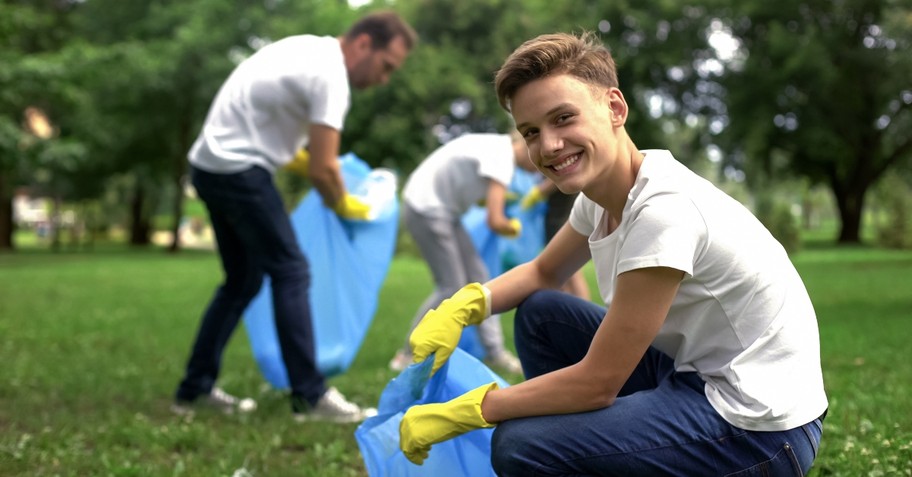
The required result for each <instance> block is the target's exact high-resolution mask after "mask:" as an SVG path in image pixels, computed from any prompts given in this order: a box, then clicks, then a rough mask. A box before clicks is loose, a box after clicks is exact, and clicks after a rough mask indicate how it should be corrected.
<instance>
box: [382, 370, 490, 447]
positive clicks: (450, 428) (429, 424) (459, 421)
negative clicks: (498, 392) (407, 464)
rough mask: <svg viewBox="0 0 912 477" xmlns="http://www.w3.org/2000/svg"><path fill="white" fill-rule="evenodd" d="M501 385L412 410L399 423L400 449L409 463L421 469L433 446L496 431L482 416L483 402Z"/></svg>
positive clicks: (479, 389) (486, 385)
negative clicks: (468, 434)
mask: <svg viewBox="0 0 912 477" xmlns="http://www.w3.org/2000/svg"><path fill="white" fill-rule="evenodd" d="M497 388H498V386H497V383H496V382H494V383H489V384H485V385H483V386H480V387H478V388H475V389H473V390H471V391H469V392H467V393H465V394H463V395H462V396H459V397H457V398H453V399H451V400H449V401H447V402H444V403H435V404H424V405H420V406H412V407H411V408H410V409H409V410H408V411H406V413H405V415H404V416H403V417H402V422H400V423H399V448H400V449H402V453H403V454H405V457H406V458H408V460H410V461H412V462H413V463H415V464H418V465H421V464H423V463H424V459H426V458H427V456H428V452H430V450H431V446H432V445H433V444H436V443H438V442H443V441H445V440H447V439H452V438H454V437H456V436H458V435H461V434H465V433H466V432H469V431H472V430H475V429H480V428H484V427H494V424H491V423H489V422H488V421H486V420H485V418H484V416H482V415H481V402H482V401H484V398H485V395H486V394H487V393H488V391H490V390H492V389H497Z"/></svg>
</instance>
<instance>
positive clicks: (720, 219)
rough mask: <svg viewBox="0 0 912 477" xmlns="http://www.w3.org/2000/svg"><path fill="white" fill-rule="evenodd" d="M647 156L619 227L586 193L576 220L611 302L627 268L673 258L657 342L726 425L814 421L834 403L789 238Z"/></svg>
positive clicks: (667, 263) (682, 170) (762, 426)
mask: <svg viewBox="0 0 912 477" xmlns="http://www.w3.org/2000/svg"><path fill="white" fill-rule="evenodd" d="M643 152H644V153H645V154H646V158H645V159H644V161H643V164H642V166H641V167H640V171H639V174H638V175H637V178H636V182H635V184H634V186H633V188H632V189H631V191H630V193H629V195H628V196H627V203H626V204H625V206H624V212H623V217H622V218H621V223H620V224H619V225H618V227H617V229H616V230H615V231H614V232H612V233H611V234H610V235H607V236H605V230H606V228H605V226H604V224H603V223H602V220H603V215H604V209H602V208H601V207H599V206H598V205H596V204H595V203H594V202H592V201H591V200H589V198H587V197H585V196H583V195H582V194H581V195H580V197H579V198H578V199H577V201H576V204H575V205H574V208H573V211H572V213H571V215H570V224H571V226H572V227H573V228H574V229H575V230H576V231H578V232H580V233H581V234H583V235H587V236H589V247H590V250H591V252H592V260H593V263H594V264H595V269H596V273H597V276H598V284H599V291H600V294H601V296H602V298H603V299H604V301H605V303H608V304H610V303H611V299H612V295H613V293H614V287H615V280H616V278H617V276H618V275H619V274H621V273H624V272H627V271H630V270H635V269H638V268H646V267H670V268H674V269H677V270H681V271H683V272H684V273H685V277H684V279H683V281H682V282H681V284H680V289H679V290H678V293H677V296H675V299H674V302H673V303H672V305H671V309H670V310H669V312H668V316H667V317H666V319H665V323H664V324H663V325H662V328H661V330H660V331H659V334H658V336H656V338H655V340H654V342H653V343H652V344H653V346H654V347H656V348H657V349H659V350H661V351H662V352H664V353H666V354H668V355H669V356H671V357H672V358H673V359H674V361H675V369H676V370H677V371H681V372H689V371H695V372H697V373H699V374H700V376H701V377H702V378H703V380H704V381H706V395H707V397H708V398H709V402H710V403H711V404H712V406H713V407H714V408H715V409H716V411H717V412H718V413H719V414H720V415H721V416H722V417H723V418H724V419H725V420H726V421H728V422H729V423H731V424H732V425H734V426H737V427H740V428H742V429H748V430H753V431H780V430H787V429H792V428H795V427H798V426H801V425H803V424H806V423H808V422H810V421H812V420H814V419H815V418H816V417H818V416H819V415H820V414H821V413H822V412H823V411H824V409H826V407H827V398H826V393H825V391H824V386H823V373H822V370H821V365H820V337H819V334H818V330H817V318H816V315H815V313H814V308H813V306H812V305H811V300H810V297H809V296H808V293H807V290H806V288H805V286H804V283H803V282H802V281H801V278H800V277H799V276H798V272H797V271H796V270H795V268H794V266H793V265H792V263H791V261H790V260H789V257H788V255H787V254H786V252H785V250H784V249H783V248H782V246H781V245H780V244H779V242H777V241H776V240H775V239H774V238H773V236H772V235H771V234H770V233H769V231H767V230H766V228H765V227H764V226H763V225H762V224H761V223H760V222H759V221H758V220H757V219H756V218H755V217H754V216H753V214H751V213H750V212H749V211H748V210H747V209H746V208H745V207H744V206H743V205H741V204H740V203H738V202H737V201H735V200H734V199H732V198H731V197H729V196H728V195H726V194H725V193H724V192H722V191H720V190H719V189H717V188H716V187H715V186H713V185H712V184H711V183H710V182H708V181H706V180H704V179H702V178H701V177H699V176H698V175H696V174H694V173H693V172H692V171H690V170H689V169H687V168H686V167H684V166H683V165H682V164H680V163H679V162H677V161H676V160H675V159H674V157H672V155H671V153H670V152H668V151H659V150H652V151H643Z"/></svg>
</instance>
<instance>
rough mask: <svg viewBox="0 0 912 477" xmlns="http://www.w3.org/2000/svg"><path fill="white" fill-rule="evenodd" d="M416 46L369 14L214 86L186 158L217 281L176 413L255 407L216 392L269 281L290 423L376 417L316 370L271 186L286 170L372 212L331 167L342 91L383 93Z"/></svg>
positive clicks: (298, 275) (383, 18)
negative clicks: (234, 341) (245, 320)
mask: <svg viewBox="0 0 912 477" xmlns="http://www.w3.org/2000/svg"><path fill="white" fill-rule="evenodd" d="M416 41H417V37H416V35H415V32H414V31H413V30H412V28H411V27H410V26H409V25H408V24H407V23H406V22H404V21H403V20H402V19H401V18H400V17H399V16H398V15H396V14H395V13H392V12H380V13H374V14H370V15H367V16H365V17H363V18H361V19H360V20H359V21H357V22H356V23H354V24H353V25H352V26H351V27H350V29H349V30H348V32H347V33H345V34H344V35H342V36H339V37H331V36H324V37H320V36H314V35H297V36H291V37H287V38H284V39H281V40H279V41H276V42H275V43H272V44H270V45H268V46H265V47H263V48H262V49H260V50H258V51H257V52H256V53H254V54H253V55H252V56H250V57H249V58H248V59H246V60H244V61H243V62H242V63H240V64H239V65H238V66H237V67H236V68H235V69H234V71H233V72H232V73H231V75H230V76H229V77H228V79H227V80H226V81H225V83H224V84H223V85H222V86H221V89H220V90H219V92H218V94H217V95H216V97H215V99H214V101H213V103H212V105H211V107H210V109H209V113H208V115H207V117H206V121H205V123H204V124H203V128H202V131H201V132H200V134H199V137H198V138H197V139H196V142H195V143H194V144H193V147H192V148H191V150H190V152H189V155H188V156H189V160H190V164H191V166H192V167H191V179H192V183H193V186H194V187H195V188H196V191H197V193H198V195H199V197H200V198H201V199H202V200H203V201H204V202H205V203H206V207H207V209H208V211H209V217H210V220H211V222H212V227H213V229H214V231H215V237H216V241H217V244H218V251H219V256H220V258H221V263H222V267H223V269H224V273H225V281H224V283H222V284H221V286H219V287H218V288H217V289H216V291H215V295H214V296H213V298H212V300H211V302H210V303H209V306H208V308H207V309H206V311H205V313H204V314H203V316H202V321H201V322H200V325H199V330H198V332H197V334H196V339H195V342H194V343H193V348H192V350H191V353H190V357H189V360H188V362H187V368H186V373H185V375H184V377H183V379H182V380H181V382H180V385H179V386H178V388H177V392H176V395H175V404H174V405H173V406H172V409H173V410H174V411H175V412H179V413H184V412H191V411H192V408H193V406H194V405H197V404H205V405H210V406H214V407H217V408H219V409H221V410H223V411H225V412H233V411H238V410H240V411H249V410H252V409H253V408H255V402H253V401H252V400H251V399H238V398H236V397H234V396H231V395H230V394H228V393H226V392H225V391H223V390H221V389H220V388H218V387H216V386H215V384H216V379H217V378H218V375H219V370H220V365H221V359H222V353H223V350H224V348H225V345H226V343H227V342H228V339H229V338H230V337H231V335H232V333H233V332H234V330H235V328H236V327H237V325H238V322H239V320H240V318H241V314H242V313H243V312H244V310H245V309H246V308H247V306H248V304H249V303H250V301H251V300H252V299H253V297H254V296H255V295H256V294H257V292H258V291H259V290H260V286H261V284H262V283H263V277H264V276H266V275H269V277H270V280H271V287H272V302H273V306H274V309H275V323H276V331H277V334H278V341H279V345H280V348H281V352H282V359H283V361H284V363H285V367H286V368H287V371H288V381H289V383H290V387H291V403H292V411H293V413H294V416H295V418H296V419H298V420H325V421H334V422H357V421H360V420H362V419H364V418H365V417H367V416H368V415H370V414H372V410H371V409H362V408H361V407H359V406H357V405H356V404H353V403H351V402H349V401H348V400H347V399H346V398H345V397H344V396H343V395H342V394H341V393H340V392H339V391H337V390H336V389H335V388H333V387H327V384H326V379H325V377H324V376H323V375H322V374H321V372H320V371H319V369H318V368H317V359H316V351H315V349H316V346H315V343H314V334H313V325H312V323H311V314H310V313H311V312H310V310H311V307H310V299H309V296H308V288H309V282H310V272H309V269H308V262H307V259H306V258H305V257H304V255H303V253H302V252H301V249H300V247H299V246H298V242H297V240H296V238H295V233H294V230H293V229H292V226H291V222H290V219H289V216H288V213H287V212H286V210H285V207H284V204H283V202H282V199H281V197H280V195H279V192H278V190H277V189H276V186H275V184H274V182H273V175H274V173H275V172H276V170H277V169H279V168H283V167H285V168H288V169H290V170H292V171H294V172H297V173H300V174H302V175H307V176H309V177H310V180H311V182H312V183H313V186H314V187H316V189H317V190H318V191H319V193H320V195H321V197H322V198H323V201H324V202H325V204H326V206H327V207H330V208H332V209H333V210H334V211H335V212H336V213H337V214H338V215H339V216H340V217H342V218H345V219H365V218H366V217H367V214H368V212H369V207H368V206H367V205H366V204H364V203H362V202H361V201H359V200H358V199H357V198H355V197H354V196H353V195H351V194H349V193H348V192H347V191H346V189H345V184H344V183H343V180H342V175H341V172H340V166H339V162H338V155H339V143H340V131H341V130H342V127H343V123H344V121H345V116H346V114H347V113H348V109H349V105H350V94H351V93H350V89H351V88H352V87H354V88H356V89H364V88H368V87H370V86H373V85H378V84H385V83H386V82H387V80H388V79H389V77H390V75H391V74H392V73H393V72H394V71H395V70H397V69H398V68H399V67H400V66H401V65H402V64H403V62H404V61H405V59H406V57H407V56H408V54H409V52H410V51H411V49H412V47H413V45H414V44H415V42H416ZM304 148H306V150H305V149H304ZM307 152H309V154H308V153H307Z"/></svg>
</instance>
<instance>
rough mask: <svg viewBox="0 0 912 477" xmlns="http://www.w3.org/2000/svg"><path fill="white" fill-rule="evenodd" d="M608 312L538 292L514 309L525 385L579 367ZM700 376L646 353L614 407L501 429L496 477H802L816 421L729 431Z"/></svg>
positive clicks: (816, 437) (815, 438)
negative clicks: (782, 428)
mask: <svg viewBox="0 0 912 477" xmlns="http://www.w3.org/2000/svg"><path fill="white" fill-rule="evenodd" d="M604 316H605V308H603V307H601V306H598V305H595V304H592V303H589V302H587V301H584V300H580V299H578V298H576V297H573V296H570V295H567V294H564V293H560V292H557V291H550V290H549V291H540V292H536V293H534V294H533V295H531V296H530V297H528V298H527V299H526V300H525V301H524V302H523V303H521V304H520V306H519V307H518V308H517V310H516V326H515V333H514V336H515V339H516V349H517V352H518V354H519V358H520V360H521V361H522V365H523V369H524V370H525V373H526V377H527V378H532V377H534V376H538V375H541V374H544V373H547V372H550V371H553V370H556V369H560V368H563V367H565V366H568V365H571V364H574V363H576V362H578V361H580V360H581V359H582V358H583V356H584V355H585V354H586V352H587V350H588V349H589V344H590V343H591V341H592V337H593V335H594V334H595V331H596V329H597V328H598V326H599V323H601V321H602V318H603V317H604ZM703 389H704V382H703V380H702V379H701V378H700V377H699V376H698V375H697V374H696V373H680V372H675V371H674V363H673V360H672V359H671V358H670V357H669V356H667V355H665V354H663V353H661V352H660V351H658V350H656V349H653V348H650V349H649V350H648V351H647V353H646V354H645V355H644V356H643V359H642V360H641V362H640V363H639V365H638V366H637V368H636V369H635V370H634V372H633V374H632V375H631V377H630V378H629V379H628V381H627V383H626V384H625V385H624V387H623V389H622V390H621V393H620V395H619V397H618V398H617V400H616V401H615V403H614V404H613V405H611V406H609V407H606V408H604V409H599V410H595V411H590V412H583V413H576V414H565V415H552V416H541V417H529V418H522V419H513V420H508V421H504V422H502V423H500V424H499V425H498V426H497V428H496V430H495V431H494V437H493V440H492V443H491V445H492V457H491V460H492V464H493V466H494V470H495V471H496V472H497V474H498V475H500V476H524V477H526V476H542V475H574V476H582V475H599V476H609V475H612V476H624V477H632V476H649V477H655V476H663V475H674V476H683V475H694V476H715V475H718V476H802V475H805V474H806V473H807V471H808V470H809V469H810V467H811V464H812V463H813V461H814V458H815V457H816V454H817V449H818V445H819V443H820V435H821V431H822V423H821V421H820V419H815V420H814V421H812V422H810V423H808V424H806V425H804V426H801V427H798V428H795V429H791V430H788V431H781V432H755V431H747V430H744V429H740V428H737V427H735V426H732V425H731V424H729V423H728V422H726V421H725V420H724V419H722V417H721V416H719V414H718V413H716V411H715V410H714V409H713V407H712V406H711V405H710V404H709V401H708V400H707V398H706V395H705V394H704V391H703Z"/></svg>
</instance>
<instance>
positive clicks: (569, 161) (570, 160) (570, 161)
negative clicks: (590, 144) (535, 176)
mask: <svg viewBox="0 0 912 477" xmlns="http://www.w3.org/2000/svg"><path fill="white" fill-rule="evenodd" d="M578 157H579V156H578V155H576V154H574V155H572V156H570V157H568V158H567V160H566V161H564V162H562V163H560V164H555V165H554V170H556V171H559V170H561V169H563V168H565V167H567V166H569V165H570V164H573V163H574V162H576V159H577V158H578Z"/></svg>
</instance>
